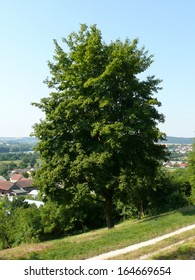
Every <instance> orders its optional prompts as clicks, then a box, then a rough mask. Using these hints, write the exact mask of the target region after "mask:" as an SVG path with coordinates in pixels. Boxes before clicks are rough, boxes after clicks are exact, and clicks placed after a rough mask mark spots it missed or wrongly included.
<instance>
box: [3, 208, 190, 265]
mask: <svg viewBox="0 0 195 280" xmlns="http://www.w3.org/2000/svg"><path fill="white" fill-rule="evenodd" d="M194 215H195V206H189V207H185V208H182V209H178V210H177V211H173V212H169V213H165V214H162V215H159V216H154V217H148V218H145V219H143V220H129V221H126V222H123V223H120V224H118V225H116V227H115V228H113V229H112V230H107V229H106V228H104V229H100V230H93V231H90V232H87V233H83V234H80V235H74V236H68V237H65V238H62V239H58V240H52V241H47V242H42V243H36V244H26V245H21V246H19V247H15V248H10V249H6V250H0V260H11V259H23V260H25V259H27V260H29V259H31V260H33V259H35V260H43V259H44V260H79V259H80V260H83V259H88V258H91V257H93V256H96V255H99V254H102V253H106V252H109V251H112V250H116V249H120V248H124V247H126V246H130V245H132V244H136V243H140V242H144V241H147V240H150V239H152V238H155V237H157V236H162V235H164V234H167V233H170V232H173V231H175V230H177V229H180V228H183V227H185V226H188V225H192V224H194ZM194 233H195V231H194V230H189V231H187V232H186V233H185V236H184V235H182V234H179V235H177V237H173V238H167V239H166V241H161V242H157V244H155V245H151V246H149V247H146V248H145V250H146V251H144V252H143V251H141V252H140V251H139V252H138V254H137V255H135V253H136V252H137V251H135V252H132V253H133V254H134V255H133V256H132V257H133V259H139V258H140V256H141V255H143V254H146V253H147V254H148V253H150V252H152V253H154V252H155V251H156V252H158V250H159V249H162V248H163V247H165V248H166V247H167V246H168V245H172V244H175V243H176V242H177V243H178V242H179V241H181V240H186V239H187V238H194ZM162 242H163V243H162ZM153 246H155V247H153ZM142 250H143V249H142ZM192 253H193V254H194V251H193V252H192ZM117 258H119V256H118V257H117ZM129 258H130V256H128V257H127V256H124V257H123V259H129ZM177 259H180V258H179V255H177Z"/></svg>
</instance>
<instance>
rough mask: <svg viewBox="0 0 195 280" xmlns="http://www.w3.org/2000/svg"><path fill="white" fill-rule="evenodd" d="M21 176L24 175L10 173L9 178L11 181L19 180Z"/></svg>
mask: <svg viewBox="0 0 195 280" xmlns="http://www.w3.org/2000/svg"><path fill="white" fill-rule="evenodd" d="M22 178H24V176H23V175H22V174H12V175H11V177H10V180H12V181H19V180H21V179H22Z"/></svg>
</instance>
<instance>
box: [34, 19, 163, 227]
mask: <svg viewBox="0 0 195 280" xmlns="http://www.w3.org/2000/svg"><path fill="white" fill-rule="evenodd" d="M63 43H65V48H64V49H63V48H62V47H61V46H60V45H59V44H58V43H57V41H56V40H54V44H55V54H54V57H53V58H54V60H53V61H52V62H48V66H49V69H50V74H51V75H50V77H49V78H47V80H46V83H47V85H48V87H49V88H50V89H52V91H51V92H50V95H49V97H46V98H42V99H41V101H40V103H33V105H35V106H37V107H38V108H40V109H41V110H42V111H43V112H44V113H45V118H44V119H42V120H40V122H39V123H37V124H35V125H34V133H33V135H34V136H36V137H38V139H39V142H38V144H37V148H36V149H37V150H38V151H39V152H40V155H41V159H42V161H43V165H42V167H41V169H40V170H39V171H38V172H37V174H36V179H37V180H38V181H39V185H40V186H41V188H42V191H43V192H44V193H45V194H46V195H47V196H50V198H53V199H58V200H61V202H63V203H68V202H69V201H73V200H74V199H75V196H76V197H77V198H78V196H79V197H80V198H82V196H83V197H86V196H87V195H89V197H90V194H95V197H96V198H97V199H101V200H102V201H103V202H104V205H105V217H106V221H107V226H108V228H111V227H113V226H114V222H113V219H112V205H113V199H114V197H115V196H117V195H118V194H119V192H120V190H121V189H122V188H124V187H125V188H126V187H128V178H129V177H130V176H132V175H133V176H135V174H137V175H138V176H139V178H140V177H142V176H144V177H146V176H153V175H154V173H155V170H156V168H157V167H158V165H159V161H160V160H161V159H163V158H164V157H165V154H166V152H165V148H164V147H163V146H162V145H159V144H158V141H159V139H162V138H163V134H162V133H161V132H160V131H159V129H158V127H157V124H158V123H159V122H163V121H164V117H163V115H162V114H160V113H159V112H158V110H157V108H158V107H159V106H160V105H161V104H160V102H159V101H158V100H157V98H156V97H155V96H154V95H155V94H156V93H157V92H158V90H159V89H160V87H159V84H160V82H161V81H160V80H159V79H156V78H155V76H148V77H145V78H143V79H141V75H139V74H142V73H143V72H145V71H146V70H147V69H148V68H149V67H150V65H151V63H152V62H153V60H152V58H153V57H152V55H149V54H148V51H145V49H144V48H138V40H137V39H135V40H133V41H130V40H129V39H126V40H125V41H124V42H122V41H121V40H116V41H115V42H111V43H110V44H106V43H105V42H104V41H103V40H102V36H101V32H100V30H99V29H98V28H97V27H96V25H93V26H90V27H88V26H86V25H85V24H83V25H81V27H80V30H79V31H78V32H77V33H76V32H73V33H71V34H70V35H69V36H68V37H67V38H64V39H63ZM143 76H146V75H143ZM76 200H77V199H76Z"/></svg>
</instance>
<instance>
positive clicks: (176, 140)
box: [162, 136, 194, 145]
mask: <svg viewBox="0 0 195 280" xmlns="http://www.w3.org/2000/svg"><path fill="white" fill-rule="evenodd" d="M162 143H167V144H181V145H188V144H193V143H194V138H193V137H191V138H189V137H174V136H167V140H166V141H162Z"/></svg>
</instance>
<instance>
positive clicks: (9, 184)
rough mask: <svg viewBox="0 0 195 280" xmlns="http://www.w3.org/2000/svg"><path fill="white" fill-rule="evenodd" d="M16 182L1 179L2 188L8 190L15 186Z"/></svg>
mask: <svg viewBox="0 0 195 280" xmlns="http://www.w3.org/2000/svg"><path fill="white" fill-rule="evenodd" d="M13 185H14V183H12V182H8V181H0V190H3V191H8V190H10V189H11V187H13Z"/></svg>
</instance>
